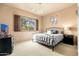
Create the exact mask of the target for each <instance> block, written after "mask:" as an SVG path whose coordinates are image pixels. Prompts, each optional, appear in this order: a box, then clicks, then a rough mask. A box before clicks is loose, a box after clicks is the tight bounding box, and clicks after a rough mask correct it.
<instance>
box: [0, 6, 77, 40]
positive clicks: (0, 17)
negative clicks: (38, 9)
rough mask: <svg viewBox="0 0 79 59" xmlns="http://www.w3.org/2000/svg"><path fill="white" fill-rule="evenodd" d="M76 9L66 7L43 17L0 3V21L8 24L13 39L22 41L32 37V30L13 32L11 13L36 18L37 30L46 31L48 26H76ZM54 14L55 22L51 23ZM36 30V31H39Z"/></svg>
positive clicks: (75, 7) (74, 7)
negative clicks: (37, 21)
mask: <svg viewBox="0 0 79 59" xmlns="http://www.w3.org/2000/svg"><path fill="white" fill-rule="evenodd" d="M76 9H77V6H76V5H74V6H72V7H69V8H66V9H64V10H61V11H57V12H55V13H51V14H48V15H46V16H44V17H40V16H37V15H34V14H32V13H29V12H26V11H23V10H19V9H16V8H12V7H9V6H5V5H0V23H5V24H8V25H9V33H10V34H12V35H13V36H14V37H15V41H24V40H30V39H32V36H33V33H35V32H34V31H30V32H28V31H26V32H14V30H13V25H14V24H13V15H14V14H18V15H22V16H28V17H32V18H36V19H38V20H39V31H42V32H43V31H46V29H47V28H50V27H66V26H67V27H72V26H73V27H76V25H77V24H76V19H77V16H76ZM52 16H55V17H56V18H57V24H56V25H53V24H52V23H51V21H50V18H51V17H52ZM39 31H37V32H39Z"/></svg>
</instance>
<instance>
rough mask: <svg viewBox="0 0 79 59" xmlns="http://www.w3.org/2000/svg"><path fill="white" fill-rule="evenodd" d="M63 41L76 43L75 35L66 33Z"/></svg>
mask: <svg viewBox="0 0 79 59" xmlns="http://www.w3.org/2000/svg"><path fill="white" fill-rule="evenodd" d="M63 43H65V44H70V45H74V35H69V34H64V39H63Z"/></svg>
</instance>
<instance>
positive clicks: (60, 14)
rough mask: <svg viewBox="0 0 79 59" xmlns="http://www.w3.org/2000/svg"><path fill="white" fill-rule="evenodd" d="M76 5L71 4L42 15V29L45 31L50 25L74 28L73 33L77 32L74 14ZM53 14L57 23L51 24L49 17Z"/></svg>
mask: <svg viewBox="0 0 79 59" xmlns="http://www.w3.org/2000/svg"><path fill="white" fill-rule="evenodd" d="M76 10H77V5H76V4H75V5H73V6H71V7H68V8H65V9H63V10H60V11H57V12H54V13H51V14H48V15H46V16H44V17H43V31H46V29H47V28H50V27H61V28H65V27H66V28H69V27H73V28H75V29H74V31H73V30H72V32H73V33H75V34H77V33H76V32H77V31H76V27H77V15H76ZM52 16H54V17H56V19H57V23H56V24H55V25H53V24H52V23H51V21H50V18H51V17H52Z"/></svg>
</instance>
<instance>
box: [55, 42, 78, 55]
mask: <svg viewBox="0 0 79 59" xmlns="http://www.w3.org/2000/svg"><path fill="white" fill-rule="evenodd" d="M54 51H55V52H58V53H60V54H63V55H65V56H77V55H78V49H77V47H76V46H75V45H68V44H64V43H60V44H58V45H57V46H56V47H55V49H54Z"/></svg>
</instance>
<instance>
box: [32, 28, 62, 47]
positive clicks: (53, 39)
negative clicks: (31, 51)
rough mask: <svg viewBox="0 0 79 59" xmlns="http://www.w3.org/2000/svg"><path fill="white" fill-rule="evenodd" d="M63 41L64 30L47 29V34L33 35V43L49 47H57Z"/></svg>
mask: <svg viewBox="0 0 79 59" xmlns="http://www.w3.org/2000/svg"><path fill="white" fill-rule="evenodd" d="M62 40H63V29H62V30H60V29H58V28H56V27H53V28H49V29H47V32H45V33H36V34H34V35H33V41H34V42H38V43H41V44H44V45H47V46H55V45H57V44H58V43H59V42H60V41H62Z"/></svg>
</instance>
